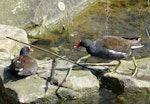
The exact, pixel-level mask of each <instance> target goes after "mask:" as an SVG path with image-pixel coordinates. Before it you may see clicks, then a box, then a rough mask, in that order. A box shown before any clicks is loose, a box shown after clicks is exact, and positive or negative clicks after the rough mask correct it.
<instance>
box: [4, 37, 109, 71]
mask: <svg viewBox="0 0 150 104" xmlns="http://www.w3.org/2000/svg"><path fill="white" fill-rule="evenodd" d="M6 38H8V39H11V40H14V41H16V42H19V43H22V44H26V45H29V46H31V47H33V48H36V49H38V50H41V51H44V52H47V53H49V54H52V55H54V56H56V57H58V58H60V59H62V60H65V61H68V62H71V63H73V64H76V65H78V66H81V67H83V68H87V69H89V70H93V69H92V68H89V67H86V66H85V65H81V64H79V63H76V62H74V61H72V60H69V59H66V58H64V57H61V56H59V55H58V54H56V53H54V52H51V51H48V50H46V49H43V48H40V47H37V46H35V45H32V44H28V43H25V42H22V41H19V40H17V39H14V38H11V37H8V36H6ZM102 66H112V64H107V65H102Z"/></svg>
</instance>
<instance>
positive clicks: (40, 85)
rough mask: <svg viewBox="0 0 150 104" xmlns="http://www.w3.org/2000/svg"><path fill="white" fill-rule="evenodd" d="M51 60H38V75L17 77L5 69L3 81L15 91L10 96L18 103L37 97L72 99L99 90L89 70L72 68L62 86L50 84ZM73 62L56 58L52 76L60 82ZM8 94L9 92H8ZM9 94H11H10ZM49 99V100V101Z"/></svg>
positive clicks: (53, 99)
mask: <svg viewBox="0 0 150 104" xmlns="http://www.w3.org/2000/svg"><path fill="white" fill-rule="evenodd" d="M51 64H52V61H51V60H50V61H47V62H43V61H38V65H39V70H38V73H39V74H38V75H32V76H29V77H26V78H23V79H20V78H17V77H15V76H14V75H12V74H11V73H9V71H8V69H5V72H4V74H3V75H4V77H3V82H5V84H4V85H5V87H6V88H9V89H11V90H13V91H14V92H16V94H17V96H12V98H13V99H17V101H18V102H20V103H30V102H36V101H37V100H38V99H44V100H45V101H47V100H46V99H47V97H48V99H50V100H52V101H57V100H59V98H61V99H62V100H73V99H79V98H82V97H83V96H85V95H88V94H89V95H90V93H89V92H90V91H92V92H94V91H95V92H97V93H98V91H99V80H98V79H97V78H96V76H94V75H93V74H91V72H90V71H82V70H72V72H71V76H70V77H69V78H68V79H67V80H66V81H65V82H64V84H63V85H62V87H60V89H58V92H57V94H56V90H57V88H58V86H56V85H51V84H50V82H49V77H50V72H51ZM72 65H73V64H71V63H68V62H66V61H63V60H57V66H56V73H55V75H54V78H55V79H57V81H58V84H60V83H61V82H62V81H63V80H64V77H65V76H66V73H67V69H68V68H69V67H71V66H72ZM8 94H10V92H8ZM10 95H11V94H10ZM50 102H51V101H49V103H50Z"/></svg>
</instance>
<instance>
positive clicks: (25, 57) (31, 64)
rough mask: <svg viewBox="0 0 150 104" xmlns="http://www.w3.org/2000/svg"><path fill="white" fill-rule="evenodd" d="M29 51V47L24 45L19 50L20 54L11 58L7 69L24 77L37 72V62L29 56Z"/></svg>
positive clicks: (30, 49)
mask: <svg viewBox="0 0 150 104" xmlns="http://www.w3.org/2000/svg"><path fill="white" fill-rule="evenodd" d="M31 51H33V49H32V48H31V47H28V46H24V47H23V48H22V49H21V50H20V55H19V56H18V57H16V58H14V59H13V60H12V62H11V64H10V66H9V69H10V71H11V72H12V73H13V74H17V75H19V76H23V77H26V76H29V75H31V74H35V73H36V72H37V69H38V64H37V62H36V60H35V59H34V58H33V57H32V56H31V54H30V52H31Z"/></svg>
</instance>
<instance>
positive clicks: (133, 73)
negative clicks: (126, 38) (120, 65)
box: [132, 56, 137, 76]
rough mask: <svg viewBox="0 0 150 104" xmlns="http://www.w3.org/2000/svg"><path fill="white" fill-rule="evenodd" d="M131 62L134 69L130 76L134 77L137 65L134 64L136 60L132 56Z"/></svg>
mask: <svg viewBox="0 0 150 104" xmlns="http://www.w3.org/2000/svg"><path fill="white" fill-rule="evenodd" d="M132 61H133V64H134V69H133V71H132V76H135V74H136V73H137V63H136V60H135V57H134V56H132Z"/></svg>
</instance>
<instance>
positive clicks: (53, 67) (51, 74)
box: [50, 59, 57, 85]
mask: <svg viewBox="0 0 150 104" xmlns="http://www.w3.org/2000/svg"><path fill="white" fill-rule="evenodd" d="M56 64H57V63H56V59H53V61H52V70H51V73H50V84H51V85H52V84H53V82H54V74H55V69H56Z"/></svg>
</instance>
